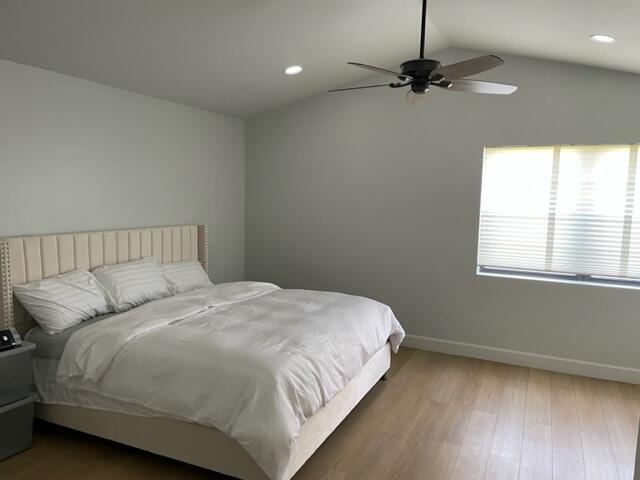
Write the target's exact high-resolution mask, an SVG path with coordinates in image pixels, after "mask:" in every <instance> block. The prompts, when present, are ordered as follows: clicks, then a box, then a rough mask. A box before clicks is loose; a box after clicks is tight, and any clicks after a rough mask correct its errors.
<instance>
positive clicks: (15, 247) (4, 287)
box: [0, 225, 209, 334]
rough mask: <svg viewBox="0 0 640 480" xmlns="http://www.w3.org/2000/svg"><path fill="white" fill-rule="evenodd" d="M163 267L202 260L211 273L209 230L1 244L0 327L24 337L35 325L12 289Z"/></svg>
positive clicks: (130, 232) (195, 227)
mask: <svg viewBox="0 0 640 480" xmlns="http://www.w3.org/2000/svg"><path fill="white" fill-rule="evenodd" d="M151 256H153V257H155V258H157V259H158V260H159V261H160V262H162V263H169V262H179V261H181V260H196V259H197V260H199V261H200V263H202V266H203V268H204V269H205V271H206V272H207V273H208V272H209V238H208V230H207V226H206V225H176V226H167V227H148V228H146V227H142V228H134V229H123V230H106V231H96V232H77V233H63V234H52V235H29V236H25V237H10V238H0V289H1V290H0V326H3V327H2V328H9V327H12V326H15V327H16V329H17V330H18V332H20V334H24V333H25V332H26V331H27V330H28V329H29V328H31V327H32V326H33V325H34V322H33V319H32V318H31V317H30V316H29V315H28V314H27V313H26V312H25V310H24V308H23V307H22V305H20V303H19V302H18V301H17V300H16V299H15V298H14V296H13V286H14V285H18V284H21V283H27V282H33V281H36V280H42V279H43V278H48V277H53V276H55V275H59V274H61V273H65V272H69V271H71V270H77V269H85V270H93V269H94V268H97V267H100V266H102V265H114V264H117V263H124V262H128V261H131V260H135V259H138V258H141V257H151Z"/></svg>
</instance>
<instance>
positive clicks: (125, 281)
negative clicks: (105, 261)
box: [93, 257, 170, 312]
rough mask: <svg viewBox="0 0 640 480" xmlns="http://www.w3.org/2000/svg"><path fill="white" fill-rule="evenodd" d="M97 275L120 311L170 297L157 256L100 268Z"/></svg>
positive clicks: (95, 272) (117, 310) (96, 272)
mask: <svg viewBox="0 0 640 480" xmlns="http://www.w3.org/2000/svg"><path fill="white" fill-rule="evenodd" d="M93 274H94V275H95V276H96V278H97V279H98V281H99V282H100V284H101V285H102V286H103V287H104V289H105V290H106V291H107V295H108V296H109V300H110V301H111V306H112V307H113V308H114V309H115V311H116V312H124V311H126V310H131V309H132V308H134V307H137V306H138V305H142V304H144V303H147V302H150V301H151V300H156V299H158V298H163V297H168V296H169V295H170V293H169V290H168V289H167V282H165V280H164V277H163V276H162V271H161V270H160V266H159V265H158V261H157V260H156V259H155V258H153V257H148V258H141V259H140V260H134V261H133V262H127V263H120V264H118V265H105V266H103V267H98V268H96V269H95V270H94V271H93Z"/></svg>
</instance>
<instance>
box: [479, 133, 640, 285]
mask: <svg viewBox="0 0 640 480" xmlns="http://www.w3.org/2000/svg"><path fill="white" fill-rule="evenodd" d="M637 165H638V145H598V146H576V145H566V146H549V147H499V148H486V149H485V154H484V166H483V172H482V200H481V205H480V232H479V241H478V272H479V273H485V274H498V275H524V276H528V277H534V278H543V279H544V278H546V279H556V280H571V281H582V282H595V283H602V284H620V285H634V286H635V285H637V286H639V287H640V191H639V189H640V181H637V175H638V169H637ZM636 201H637V202H638V207H637V208H636Z"/></svg>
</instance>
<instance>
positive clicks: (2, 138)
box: [0, 60, 245, 281]
mask: <svg viewBox="0 0 640 480" xmlns="http://www.w3.org/2000/svg"><path fill="white" fill-rule="evenodd" d="M244 174H245V172H244V124H243V122H242V121H241V120H238V119H234V118H230V117H224V116H221V115H215V114H211V113H208V112H205V111H202V110H197V109H194V108H189V107H184V106H181V105H177V104H174V103H170V102H167V101H164V100H158V99H155V98H151V97H145V96H142V95H137V94H133V93H129V92H125V91H123V90H118V89H115V88H111V87H106V86H104V85H100V84H97V83H92V82H88V81H85V80H80V79H77V78H73V77H68V76H64V75H60V74H57V73H52V72H49V71H46V70H40V69H37V68H32V67H27V66H24V65H19V64H16V63H12V62H7V61H3V60H0V236H7V235H15V234H28V233H45V232H65V231H76V230H91V229H106V228H112V227H113V228H118V227H134V226H147V225H165V224H176V223H206V224H208V225H209V227H210V241H211V247H210V248H211V252H210V255H211V261H212V268H211V271H212V274H213V277H214V280H218V281H224V280H238V279H242V278H243V277H244Z"/></svg>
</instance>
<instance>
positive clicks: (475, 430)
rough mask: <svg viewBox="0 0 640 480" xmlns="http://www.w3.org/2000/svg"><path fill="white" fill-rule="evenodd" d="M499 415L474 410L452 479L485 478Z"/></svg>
mask: <svg viewBox="0 0 640 480" xmlns="http://www.w3.org/2000/svg"><path fill="white" fill-rule="evenodd" d="M496 420H497V415H495V414H490V413H485V412H480V411H477V410H476V411H474V412H472V413H471V416H470V418H469V423H468V425H467V429H466V431H465V434H464V439H463V441H462V445H461V446H460V451H459V452H458V457H457V458H456V462H455V464H454V466H453V470H452V472H451V480H470V479H484V477H485V473H486V471H487V463H488V461H489V454H490V452H491V443H492V440H493V435H494V432H495V428H496Z"/></svg>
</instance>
